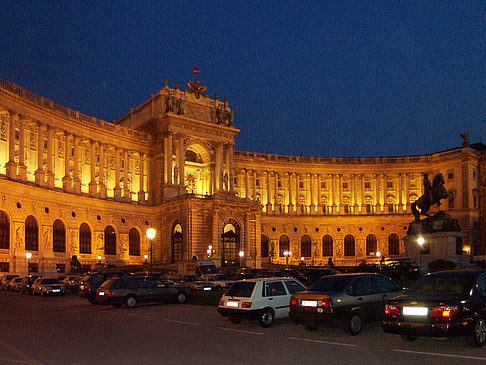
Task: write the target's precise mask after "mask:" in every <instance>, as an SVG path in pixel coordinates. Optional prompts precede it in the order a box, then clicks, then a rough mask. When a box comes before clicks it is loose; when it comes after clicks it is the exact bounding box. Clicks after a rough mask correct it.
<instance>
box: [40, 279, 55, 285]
mask: <svg viewBox="0 0 486 365" xmlns="http://www.w3.org/2000/svg"><path fill="white" fill-rule="evenodd" d="M41 284H59V280H57V279H42V281H41Z"/></svg>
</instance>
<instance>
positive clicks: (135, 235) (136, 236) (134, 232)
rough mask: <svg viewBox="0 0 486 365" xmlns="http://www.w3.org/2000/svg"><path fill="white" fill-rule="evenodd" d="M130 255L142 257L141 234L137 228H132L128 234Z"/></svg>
mask: <svg viewBox="0 0 486 365" xmlns="http://www.w3.org/2000/svg"><path fill="white" fill-rule="evenodd" d="M128 254H129V255H131V256H140V233H139V232H138V229H136V228H131V229H130V231H129V232H128Z"/></svg>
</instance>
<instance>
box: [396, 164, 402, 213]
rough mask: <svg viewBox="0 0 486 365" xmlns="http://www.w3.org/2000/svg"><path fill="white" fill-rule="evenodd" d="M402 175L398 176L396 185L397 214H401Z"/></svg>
mask: <svg viewBox="0 0 486 365" xmlns="http://www.w3.org/2000/svg"><path fill="white" fill-rule="evenodd" d="M402 179H403V174H401V173H399V174H398V185H397V193H398V213H402V212H403V194H402V184H403V181H402Z"/></svg>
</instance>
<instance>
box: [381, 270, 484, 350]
mask: <svg viewBox="0 0 486 365" xmlns="http://www.w3.org/2000/svg"><path fill="white" fill-rule="evenodd" d="M382 328H383V331H385V332H386V333H392V334H398V335H401V337H402V338H403V339H404V340H407V341H414V340H416V339H417V338H418V337H419V336H425V337H455V336H465V338H466V341H467V342H468V343H469V344H470V345H471V346H475V347H480V346H483V345H484V343H485V342H486V270H464V271H443V272H437V273H434V274H429V275H426V276H424V277H422V278H421V279H420V280H418V281H417V282H416V283H415V284H414V285H413V286H412V287H411V288H410V289H408V290H407V291H406V292H405V293H404V294H403V295H400V296H398V297H396V298H393V299H390V300H387V301H386V303H385V319H384V320H383V321H382Z"/></svg>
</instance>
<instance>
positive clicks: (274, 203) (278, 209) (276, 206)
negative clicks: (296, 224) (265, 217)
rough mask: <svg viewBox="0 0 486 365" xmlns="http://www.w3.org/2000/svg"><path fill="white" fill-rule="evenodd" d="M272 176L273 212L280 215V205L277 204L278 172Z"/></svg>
mask: <svg viewBox="0 0 486 365" xmlns="http://www.w3.org/2000/svg"><path fill="white" fill-rule="evenodd" d="M274 176H275V185H274V186H275V190H274V194H273V210H274V212H275V213H277V212H278V213H280V210H281V209H280V204H279V202H278V180H279V174H278V172H276V171H275V173H274Z"/></svg>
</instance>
